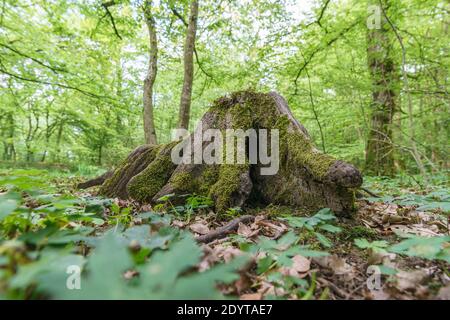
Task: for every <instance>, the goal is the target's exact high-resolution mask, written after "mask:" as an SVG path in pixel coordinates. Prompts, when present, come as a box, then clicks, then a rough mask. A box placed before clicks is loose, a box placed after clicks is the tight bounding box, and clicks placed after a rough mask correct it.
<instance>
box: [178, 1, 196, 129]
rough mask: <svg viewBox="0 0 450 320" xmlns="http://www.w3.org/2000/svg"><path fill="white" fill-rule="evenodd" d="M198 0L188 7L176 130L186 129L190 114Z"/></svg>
mask: <svg viewBox="0 0 450 320" xmlns="http://www.w3.org/2000/svg"><path fill="white" fill-rule="evenodd" d="M197 19H198V0H192V2H191V5H190V14H189V23H188V27H187V30H186V40H185V44H184V80H183V90H182V92H181V98H180V110H179V115H178V128H183V129H188V128H189V119H190V112H191V97H192V83H193V80H194V46H195V34H196V32H197Z"/></svg>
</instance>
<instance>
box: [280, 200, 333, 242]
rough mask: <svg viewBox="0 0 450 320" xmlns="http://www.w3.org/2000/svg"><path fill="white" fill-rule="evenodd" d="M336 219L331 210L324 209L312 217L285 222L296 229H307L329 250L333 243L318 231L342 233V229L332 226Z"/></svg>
mask: <svg viewBox="0 0 450 320" xmlns="http://www.w3.org/2000/svg"><path fill="white" fill-rule="evenodd" d="M335 219H336V217H335V216H334V215H333V212H332V211H331V210H330V209H329V208H324V209H321V210H319V211H318V212H317V213H316V214H315V215H313V216H311V217H285V218H283V220H286V221H287V222H288V224H289V225H290V226H291V227H294V228H296V229H303V228H304V229H306V230H308V231H310V232H312V233H313V234H314V235H315V237H316V238H317V240H319V242H320V243H321V244H322V245H323V246H325V247H327V248H329V247H331V246H332V243H331V241H330V240H329V239H328V238H327V237H326V236H324V235H323V234H322V233H320V232H318V230H322V231H326V232H329V233H338V232H341V228H339V227H337V226H335V225H333V224H331V222H332V221H333V220H335Z"/></svg>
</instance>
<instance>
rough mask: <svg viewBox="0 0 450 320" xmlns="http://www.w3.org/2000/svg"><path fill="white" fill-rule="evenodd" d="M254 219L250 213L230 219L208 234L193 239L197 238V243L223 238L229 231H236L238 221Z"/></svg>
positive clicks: (244, 221)
mask: <svg viewBox="0 0 450 320" xmlns="http://www.w3.org/2000/svg"><path fill="white" fill-rule="evenodd" d="M254 219H255V217H254V216H251V215H245V216H241V217H239V218H236V219H233V220H231V221H230V222H229V223H227V224H226V225H224V226H222V227H220V228H217V229H215V230H213V231H211V232H210V233H208V234H205V235H203V236H200V237H198V238H196V239H195V240H197V242H199V243H209V242H211V241H213V240H216V239H221V238H224V237H226V236H227V235H228V234H229V233H231V232H233V231H236V230H237V228H238V227H239V223H247V222H251V221H253V220H254Z"/></svg>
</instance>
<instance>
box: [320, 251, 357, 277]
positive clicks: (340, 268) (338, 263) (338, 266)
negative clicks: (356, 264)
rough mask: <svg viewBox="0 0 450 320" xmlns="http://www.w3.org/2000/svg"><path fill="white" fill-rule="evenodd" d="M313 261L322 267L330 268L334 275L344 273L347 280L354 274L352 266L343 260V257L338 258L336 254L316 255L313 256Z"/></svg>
mask: <svg viewBox="0 0 450 320" xmlns="http://www.w3.org/2000/svg"><path fill="white" fill-rule="evenodd" d="M313 261H314V262H315V263H317V264H318V265H319V266H321V267H323V268H327V269H330V270H332V271H333V273H334V274H336V275H345V277H346V279H348V280H350V279H352V278H353V277H354V276H355V270H354V268H353V267H352V266H351V265H349V264H348V263H347V262H345V259H342V258H339V257H338V256H336V255H330V256H325V257H316V258H313Z"/></svg>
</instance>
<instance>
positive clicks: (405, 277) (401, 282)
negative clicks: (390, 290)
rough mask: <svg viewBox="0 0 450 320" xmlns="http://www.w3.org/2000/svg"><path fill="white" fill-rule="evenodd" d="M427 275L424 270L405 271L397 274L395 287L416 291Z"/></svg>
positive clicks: (401, 289)
mask: <svg viewBox="0 0 450 320" xmlns="http://www.w3.org/2000/svg"><path fill="white" fill-rule="evenodd" d="M426 277H427V273H426V272H425V271H424V270H414V271H403V270H399V272H397V273H396V274H395V287H396V288H397V289H398V290H400V291H408V290H410V291H415V290H416V289H417V288H418V286H419V285H420V284H421V283H422V282H423V281H424V279H425V278H426Z"/></svg>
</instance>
